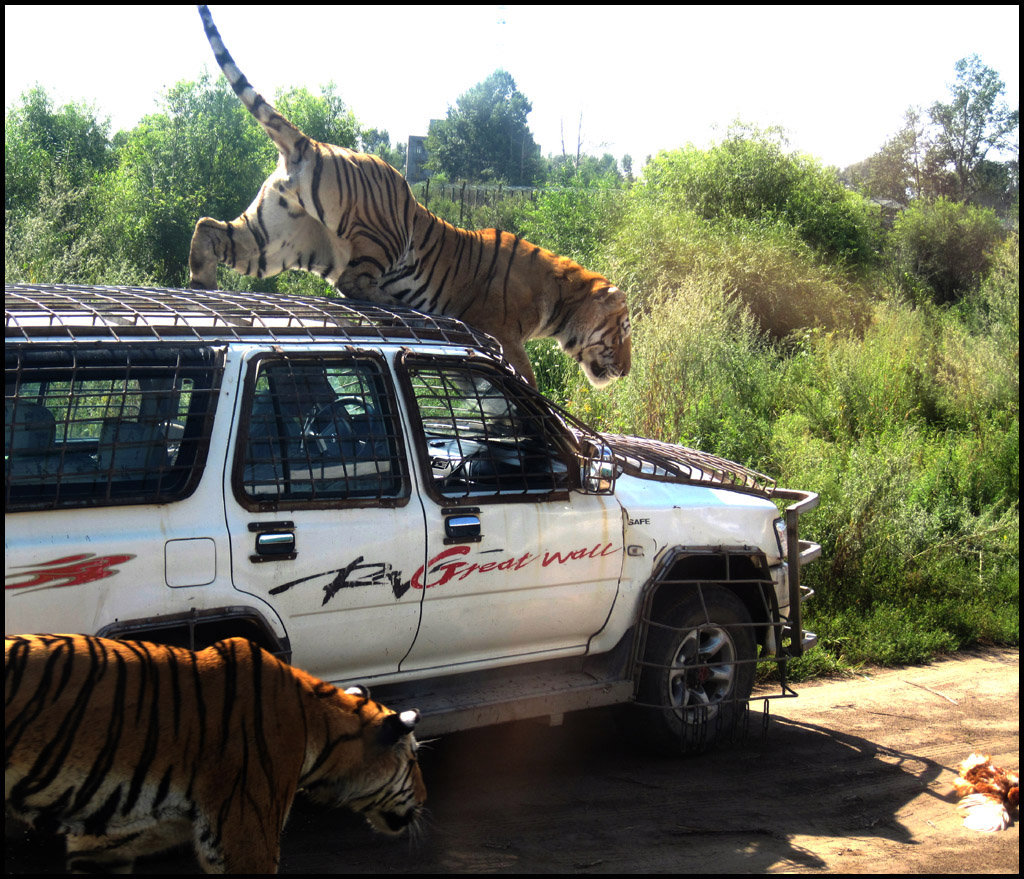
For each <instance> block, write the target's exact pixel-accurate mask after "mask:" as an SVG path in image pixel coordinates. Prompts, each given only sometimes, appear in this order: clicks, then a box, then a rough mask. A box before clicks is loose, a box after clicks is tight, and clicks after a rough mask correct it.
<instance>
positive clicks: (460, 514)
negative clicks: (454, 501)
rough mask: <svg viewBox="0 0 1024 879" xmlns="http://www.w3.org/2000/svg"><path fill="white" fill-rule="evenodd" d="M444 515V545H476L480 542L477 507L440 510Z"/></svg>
mask: <svg viewBox="0 0 1024 879" xmlns="http://www.w3.org/2000/svg"><path fill="white" fill-rule="evenodd" d="M441 512H442V513H443V514H444V533H445V538H444V542H445V545H448V544H451V543H477V542H479V541H480V517H479V516H477V515H476V514H477V513H479V512H480V509H479V507H471V508H468V509H454V510H442V511H441Z"/></svg>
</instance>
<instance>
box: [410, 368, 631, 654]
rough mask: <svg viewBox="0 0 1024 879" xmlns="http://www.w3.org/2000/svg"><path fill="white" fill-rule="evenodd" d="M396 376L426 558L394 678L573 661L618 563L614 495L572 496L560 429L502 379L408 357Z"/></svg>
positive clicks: (607, 596) (603, 605)
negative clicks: (558, 658)
mask: <svg viewBox="0 0 1024 879" xmlns="http://www.w3.org/2000/svg"><path fill="white" fill-rule="evenodd" d="M401 368H402V383H403V387H404V390H405V393H406V395H407V397H408V400H407V409H408V410H409V411H410V413H411V415H412V420H413V422H414V427H413V433H414V435H415V443H416V446H417V452H418V461H419V469H420V480H421V484H422V486H423V489H424V492H423V493H424V501H423V502H424V506H425V517H426V522H427V553H428V560H427V563H426V564H425V565H424V566H423V567H422V568H420V569H418V570H417V571H416V573H415V575H414V576H413V578H412V580H411V585H412V587H413V588H414V589H416V590H418V591H420V592H421V593H422V596H423V613H422V620H421V623H420V630H419V633H418V635H417V637H416V641H415V643H414V645H413V648H412V651H411V652H410V654H409V656H408V657H407V658H406V659H405V660H404V661H403V663H402V669H403V671H413V670H417V669H427V668H441V667H454V666H457V665H460V664H465V663H492V662H496V661H499V660H500V661H501V662H502V663H505V662H507V661H508V658H509V657H522V659H523V661H526V660H530V659H539V658H545V657H553V656H555V655H558V654H565V653H574V652H582V651H583V650H584V649H585V648H586V644H587V641H588V639H589V638H590V637H591V636H592V635H593V634H594V633H596V632H598V631H599V630H600V629H601V628H602V626H603V625H604V623H605V621H606V620H607V617H608V614H609V612H610V610H611V607H612V604H613V602H614V600H615V596H616V591H617V587H618V581H619V574H620V572H621V568H622V551H623V546H622V541H623V527H622V513H621V508H620V507H619V505H618V503H617V502H616V500H615V498H614V496H611V495H608V494H603V495H602V494H585V493H583V492H582V491H580V490H579V488H578V481H579V465H578V462H577V458H576V456H575V454H574V451H573V448H572V443H571V440H570V438H569V436H568V432H567V431H566V430H565V427H564V425H563V424H562V423H561V421H560V419H558V418H557V417H556V416H555V415H554V414H553V413H552V411H551V409H550V408H549V407H548V406H547V404H546V401H544V400H543V398H540V397H539V396H537V395H535V394H532V393H529V392H528V389H526V388H525V386H524V385H523V384H522V382H521V381H519V380H517V379H515V378H514V377H512V376H511V375H509V374H508V373H505V372H501V371H499V370H498V369H496V368H495V367H494V366H493V365H492V364H490V363H488V362H485V361H480V362H473V361H469V362H467V361H466V360H465V359H458V360H456V359H451V360H448V359H444V358H433V359H428V358H421V357H417V356H415V355H413V354H409V355H408V356H407V357H406V358H404V361H403V364H402V367H401Z"/></svg>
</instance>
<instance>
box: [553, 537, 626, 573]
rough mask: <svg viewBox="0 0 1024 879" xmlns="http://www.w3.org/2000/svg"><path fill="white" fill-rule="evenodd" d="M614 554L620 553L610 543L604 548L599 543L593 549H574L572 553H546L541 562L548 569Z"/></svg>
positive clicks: (556, 551)
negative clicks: (551, 566) (552, 565)
mask: <svg viewBox="0 0 1024 879" xmlns="http://www.w3.org/2000/svg"><path fill="white" fill-rule="evenodd" d="M614 552H618V550H617V549H616V548H615V547H614V546H613V545H612V544H610V543H606V544H605V545H604V546H601V544H600V543H598V544H597V545H596V546H594V547H593V548H591V549H587V548H586V547H583V548H582V549H574V550H572V551H571V552H559V551H558V550H555V551H554V552H545V553H544V559H543V560H542V561H541V566H542V567H545V568H546V567H547V566H548V565H550V564H553V563H555V562H557V563H558V564H560V565H564V564H565V563H566V562H577V561H579V560H580V559H596V558H600V557H601V556H603V555H611V554H612V553H614Z"/></svg>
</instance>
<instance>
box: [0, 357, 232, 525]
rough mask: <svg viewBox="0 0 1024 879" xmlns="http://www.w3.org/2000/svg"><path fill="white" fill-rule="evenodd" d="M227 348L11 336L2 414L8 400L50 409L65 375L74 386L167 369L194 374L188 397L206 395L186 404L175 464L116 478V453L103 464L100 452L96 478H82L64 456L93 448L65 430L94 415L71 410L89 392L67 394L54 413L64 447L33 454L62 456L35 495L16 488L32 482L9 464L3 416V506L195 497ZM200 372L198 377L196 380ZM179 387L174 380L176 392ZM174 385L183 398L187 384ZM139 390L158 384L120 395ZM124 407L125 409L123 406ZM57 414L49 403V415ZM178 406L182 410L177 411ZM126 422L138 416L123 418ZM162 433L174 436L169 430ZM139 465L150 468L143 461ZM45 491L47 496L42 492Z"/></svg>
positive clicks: (179, 375)
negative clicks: (53, 389) (23, 340)
mask: <svg viewBox="0 0 1024 879" xmlns="http://www.w3.org/2000/svg"><path fill="white" fill-rule="evenodd" d="M225 355H226V348H225V347H224V346H223V345H216V344H201V345H195V344H189V345H182V344H181V343H169V344H168V343H159V342H157V343H153V342H149V343H147V342H140V343H131V344H126V345H111V344H110V343H106V342H81V343H74V344H66V343H65V344H45V343H33V344H31V345H21V344H8V345H7V346H5V357H4V379H5V389H4V403H5V406H4V408H5V422H6V419H7V415H8V413H7V411H6V410H7V404H8V403H12V406H13V409H14V411H16V410H17V407H18V404H19V403H22V404H26V405H31V406H37V407H40V406H41V407H43V408H46V409H50V407H49V406H46V405H45V401H46V400H47V399H57V397H55V396H54V397H51V396H49V395H47V393H46V391H47V389H48V386H49V385H52V384H57V383H65V382H66V383H68V384H69V385H70V387H71V389H75V385H76V383H84V382H88V381H112V382H116V381H119V380H124V381H125V382H126V383H127V382H128V381H130V380H132V379H134V380H137V381H138V380H141V379H142V378H147V377H148V378H154V377H157V378H159V377H161V376H162V375H167V376H169V377H172V378H173V379H174V380H179V379H180V380H183V379H188V378H191V379H192V380H193V385H192V387H191V388H190V389H188V391H187V392H188V393H189V394H190V398H192V399H193V400H195V399H198V400H202V401H204V404H205V405H203V406H202V407H196V408H193V406H194V402H193V403H190V406H189V410H188V411H187V412H186V413H185V415H186V418H185V423H184V433H183V435H182V436H181V437H180V439H179V441H178V442H179V447H178V454H177V457H176V458H175V461H174V463H173V464H171V465H169V466H167V467H166V468H159V469H158V470H157V471H156V472H157V479H156V480H153V479H151V478H150V477H148V476H146V475H143V476H142V478H137V479H115V478H114V476H115V473H116V471H117V468H116V466H115V465H114V463H113V460H114V459H113V458H112V459H111V465H110V466H109V467H107V468H105V469H104V468H101V467H100V466H99V465H100V461H99V458H98V457H97V461H96V471H95V472H96V476H95V478H94V479H87V478H86V479H83V478H81V476H82V475H83V472H84V471H75V470H74V469H73V468H72V467H69V468H68V469H65V461H68V460H69V457H68V456H69V455H70V456H76V455H82V454H87V455H90V456H91V455H92V453H91V452H85V453H83V452H81V451H76V450H75V449H74V448H70V447H69V444H68V441H67V434H68V433H69V432H70V428H71V426H72V425H74V424H85V423H91V422H92V421H94V420H95V419H94V418H79V419H75V418H73V417H72V416H73V415H75V414H78V413H77V412H76V411H75V410H76V408H78V405H77V403H76V401H78V400H81V399H83V398H84V396H85V395H80V394H77V393H76V394H74V395H70V394H69V397H68V401H69V402H68V406H67V410H66V412H65V414H64V418H63V419H57V417H56V415H54V420H55V423H56V425H57V426H58V428H60V427H61V426H63V429H64V433H65V438H64V439H63V440H62V442H61V447H60V448H59V449H54V450H53V451H52V452H49V451H47V452H44V453H42V454H40V455H37V456H35V457H41V458H42V457H45V456H46V455H48V454H53V455H54V456H55V457H56V458H57V460H59V464H58V465H57V470H56V472H55V474H54V477H53V478H52V479H49V478H47V479H46V480H45V481H43V482H42V483H37V485H38V489H37V493H36V496H35V497H26V495H27V494H29V493H28V492H26V491H24V490H19V483H20V485H22V486H28V487H31V485H32V483H31V482H30V481H29V480H27V479H18V478H17V477H16V476H15V474H14V473H13V472H12V467H13V458H14V455H13V451H14V439H13V435H14V431H13V428H12V425H10V424H6V423H5V447H4V455H5V468H4V469H5V474H4V499H5V511H6V512H9V513H15V512H29V511H45V510H63V509H82V508H96V507H123V506H139V505H145V504H167V503H175V502H179V501H182V500H185V499H186V498H188V497H190V496H191V495H192V494H194V493H195V491H196V489H197V487H198V486H199V483H200V481H201V480H202V476H203V473H204V472H205V469H206V464H207V460H208V457H209V450H210V433H211V431H212V429H213V424H214V419H215V417H216V412H217V406H218V403H219V398H220V388H221V384H222V381H223V377H224V368H225ZM140 370H151V371H152V374H151V375H149V376H140V375H139V374H138V373H139V371H140ZM197 379H200V381H199V382H198V383H197V381H196V380H197ZM36 383H39V384H40V389H39V391H38V392H37V393H36V394H35V395H34V396H32V395H27V394H23V393H22V390H23V389H24V388H26V386H28V385H32V384H36ZM174 392H175V391H174V383H173V381H172V390H171V393H174ZM176 392H177V393H178V395H179V397H178V403H179V406H180V395H181V394H182V393H185V392H186V391H185V389H184V388H178V389H177V391H176ZM136 393H137V394H138V396H139V399H140V403H141V402H142V400H143V399H144V398H146V396H147V395H151V394H152V395H154V396H156V395H157V394H158V393H161V391H159V390H147V389H144V388H142V387H141V386H140V388H139V390H138V391H137V392H135V391H132V392H129V391H128V389H127V388H126V389H125V390H124V391H123V392H122V393H121V396H122V398H123V399H127V398H128V397H129V396H132V395H134V394H136ZM197 395H198V396H197ZM121 411H122V413H123V412H124V409H123V407H122V410H121ZM53 414H54V413H53V411H52V410H51V415H53ZM176 414H181V413H180V411H179V412H178V413H176ZM111 420H113V419H111ZM171 420H174V419H171ZM15 423H17V422H15ZM121 423H124V424H132V423H138V422H131V421H130V420H128V419H125V418H122V419H121ZM8 430H10V433H8ZM115 436H117V433H116V434H115ZM168 437H169V435H168ZM165 441H167V442H169V438H168V439H165ZM73 442H74V443H75V444H77V445H83V446H89V447H90V448H91V447H92V443H91V442H82V441H81V440H74V441H73ZM119 444H121V443H119V440H118V439H115V441H114V443H113V444H112V448H114V449H115V453H114V454H115V456H116V449H117V448H118V446H119ZM101 445H102V437H97V439H96V455H97V456H98V455H99V453H100V447H101ZM135 445H137V442H133V441H132V440H130V439H129V440H126V441H123V444H122V445H121V447H124V448H131V447H132V446H135ZM183 456H184V457H183ZM26 457H30V456H26ZM134 469H136V468H135V467H130V468H128V472H131V470H134ZM137 469H138V470H139V472H140V473H144V472H145V471H144V470H143V468H142V467H139V468H137ZM90 473H91V471H89V473H85V475H86V476H88V475H90ZM76 477H78V478H76ZM44 492H45V495H46V496H43V495H44ZM19 495H21V496H19Z"/></svg>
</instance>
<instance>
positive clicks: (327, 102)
mask: <svg viewBox="0 0 1024 879" xmlns="http://www.w3.org/2000/svg"><path fill="white" fill-rule="evenodd" d="M236 100H237V99H236ZM274 107H275V108H276V109H277V110H278V112H280V113H281V114H282V115H283V116H285V118H287V119H288V120H289V121H290V122H291V123H292V124H293V125H297V126H298V127H299V128H300V129H302V131H303V132H304V133H305V134H307V135H309V136H310V137H311V138H313V139H314V140H319V141H320V142H321V143H330V144H334V145H335V146H340V147H347V148H348V149H357V148H358V146H359V136H360V131H359V123H358V122H356V117H355V114H354V113H353V112H352V111H351V110H349V109H348V107H346V106H345V102H344V101H343V100H342V99H341V97H340V96H339V95H338V93H337V86H335V84H334V83H333V82H331V83H328V84H327V85H326V86H324V87H323V89H321V93H320V94H319V95H314V94H313V93H312V92H310V91H309V89H305V88H292V89H288V90H287V91H283V92H278V94H277V96H276V97H275V98H274ZM265 136H266V135H264V137H265ZM379 136H380V137H383V138H387V132H384V133H383V135H379Z"/></svg>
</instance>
